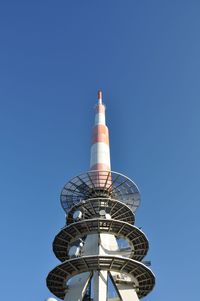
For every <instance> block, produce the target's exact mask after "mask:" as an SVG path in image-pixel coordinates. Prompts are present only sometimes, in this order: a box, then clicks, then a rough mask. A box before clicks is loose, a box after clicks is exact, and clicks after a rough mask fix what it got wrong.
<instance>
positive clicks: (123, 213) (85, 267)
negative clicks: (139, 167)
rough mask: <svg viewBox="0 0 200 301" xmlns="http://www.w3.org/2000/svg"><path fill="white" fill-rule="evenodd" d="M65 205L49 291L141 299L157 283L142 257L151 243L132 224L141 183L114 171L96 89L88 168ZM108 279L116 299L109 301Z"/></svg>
mask: <svg viewBox="0 0 200 301" xmlns="http://www.w3.org/2000/svg"><path fill="white" fill-rule="evenodd" d="M60 198H61V205H62V207H63V209H64V211H65V213H66V225H65V226H64V227H63V228H62V229H61V230H60V232H59V233H58V234H57V235H56V237H55V239H54V241H53V251H54V253H55V255H56V257H57V258H58V259H59V260H60V261H61V264H59V265H58V266H56V267H55V268H54V269H53V270H52V271H51V272H50V273H49V274H48V276H47V286H48V288H49V290H50V291H51V292H52V293H53V294H54V295H55V296H57V297H58V298H60V299H63V300H64V301H86V300H87V301H108V300H109V301H110V300H113V301H114V300H118V301H137V300H139V299H140V298H142V297H144V296H146V295H147V294H148V293H149V292H150V291H151V290H152V289H153V287H154V284H155V277H154V275H153V273H152V271H151V270H150V268H149V267H148V266H147V265H148V262H145V261H143V258H144V257H145V255H146V254H147V251H148V248H149V244H148V240H147V238H146V236H145V234H144V233H143V232H142V231H141V230H140V229H139V228H137V227H136V226H135V225H134V222H135V211H136V209H137V208H138V206H139V204H140V193H139V190H138V187H137V186H136V184H135V183H134V182H132V181H131V180H130V179H129V178H127V177H126V176H124V175H122V174H120V173H117V172H113V171H111V164H110V148H109V132H108V128H107V126H106V121H105V106H104V104H103V103H102V92H101V91H99V92H98V103H97V106H96V114H95V125H94V128H93V134H92V146H91V160H90V170H89V171H88V172H85V173H83V174H81V175H79V176H76V177H75V178H73V179H71V180H70V181H69V182H68V183H67V184H65V186H64V188H63V190H62V192H61V197H60ZM108 283H112V285H113V287H114V288H115V291H116V292H117V298H115V299H109V297H108Z"/></svg>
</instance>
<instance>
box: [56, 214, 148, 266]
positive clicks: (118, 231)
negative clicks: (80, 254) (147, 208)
mask: <svg viewBox="0 0 200 301" xmlns="http://www.w3.org/2000/svg"><path fill="white" fill-rule="evenodd" d="M93 233H108V234H113V235H115V236H116V237H117V238H124V239H127V240H128V242H129V243H130V246H131V248H132V252H130V256H129V257H130V258H132V259H135V260H139V261H140V260H142V259H143V258H144V256H145V255H146V254H147V251H148V248H149V244H148V240H147V238H146V236H145V234H144V233H143V232H142V231H141V230H140V229H138V228H137V227H135V226H132V225H130V224H129V223H126V222H121V221H117V220H113V219H90V220H83V221H80V222H77V223H73V224H71V225H69V226H67V227H65V228H63V229H62V230H61V231H60V232H59V233H58V234H57V235H56V237H55V239H54V242H53V251H54V253H55V255H56V257H57V258H58V259H59V260H60V261H65V260H67V259H68V256H67V251H68V248H69V245H70V244H73V242H75V241H77V240H78V239H79V238H82V237H84V236H86V235H88V234H93Z"/></svg>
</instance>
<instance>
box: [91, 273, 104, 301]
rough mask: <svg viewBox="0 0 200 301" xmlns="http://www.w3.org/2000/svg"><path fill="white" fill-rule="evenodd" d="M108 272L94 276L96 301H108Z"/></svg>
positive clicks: (94, 298)
mask: <svg viewBox="0 0 200 301" xmlns="http://www.w3.org/2000/svg"><path fill="white" fill-rule="evenodd" d="M107 283H108V272H107V271H99V272H98V271H97V272H94V274H93V289H94V297H93V300H94V301H107Z"/></svg>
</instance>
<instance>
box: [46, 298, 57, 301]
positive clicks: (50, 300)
mask: <svg viewBox="0 0 200 301" xmlns="http://www.w3.org/2000/svg"><path fill="white" fill-rule="evenodd" d="M45 301H57V300H56V299H55V298H47V299H46V300H45Z"/></svg>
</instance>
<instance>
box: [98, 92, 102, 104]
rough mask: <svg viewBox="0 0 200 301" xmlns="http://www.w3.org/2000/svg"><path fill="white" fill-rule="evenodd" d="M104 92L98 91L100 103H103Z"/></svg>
mask: <svg viewBox="0 0 200 301" xmlns="http://www.w3.org/2000/svg"><path fill="white" fill-rule="evenodd" d="M102 100H103V93H102V91H101V90H99V91H98V104H102Z"/></svg>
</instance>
